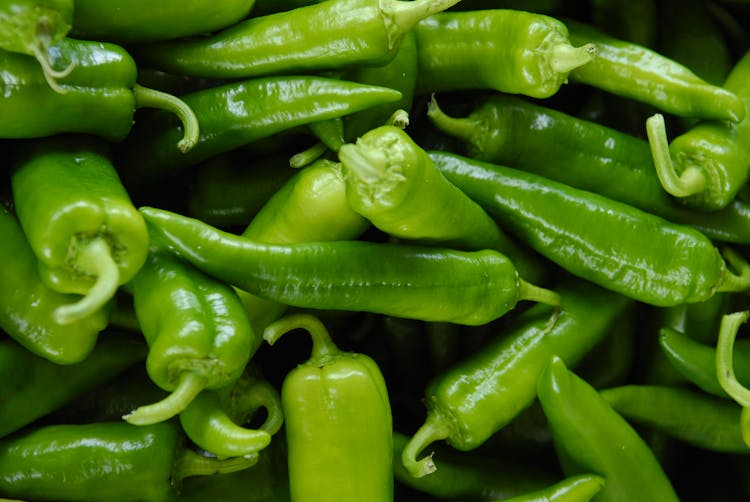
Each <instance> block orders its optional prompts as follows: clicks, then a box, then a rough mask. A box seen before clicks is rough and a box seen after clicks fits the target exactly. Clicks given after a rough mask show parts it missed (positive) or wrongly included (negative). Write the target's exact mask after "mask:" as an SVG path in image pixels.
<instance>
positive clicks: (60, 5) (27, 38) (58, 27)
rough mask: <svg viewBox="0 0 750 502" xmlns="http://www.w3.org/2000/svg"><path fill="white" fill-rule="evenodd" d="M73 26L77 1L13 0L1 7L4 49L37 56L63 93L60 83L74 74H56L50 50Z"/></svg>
mask: <svg viewBox="0 0 750 502" xmlns="http://www.w3.org/2000/svg"><path fill="white" fill-rule="evenodd" d="M72 25H73V0H10V1H5V2H3V3H2V4H0V49H2V50H6V51H11V52H17V53H19V54H27V55H29V56H34V57H35V58H36V59H37V61H38V62H39V65H40V66H41V68H42V72H43V73H44V78H45V79H46V80H47V83H48V84H49V86H50V87H51V88H52V89H53V90H55V91H57V92H65V91H63V90H62V89H61V88H60V86H59V85H58V83H57V79H59V78H63V77H66V76H67V75H68V74H69V73H70V72H71V71H72V70H73V67H72V66H68V67H67V68H65V69H63V70H55V69H54V68H52V65H51V63H50V60H49V59H50V56H49V54H48V50H49V47H50V46H51V45H53V44H56V43H57V42H59V41H60V40H62V39H63V38H65V36H66V35H67V34H68V32H70V29H71V27H72Z"/></svg>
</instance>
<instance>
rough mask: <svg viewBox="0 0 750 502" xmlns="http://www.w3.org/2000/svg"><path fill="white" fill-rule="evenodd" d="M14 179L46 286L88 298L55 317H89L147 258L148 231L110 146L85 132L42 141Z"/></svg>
mask: <svg viewBox="0 0 750 502" xmlns="http://www.w3.org/2000/svg"><path fill="white" fill-rule="evenodd" d="M15 166H16V167H15V169H14V170H13V173H12V177H11V185H12V189H13V199H14V202H15V205H16V211H17V213H18V217H19V221H20V222H21V226H22V227H23V229H24V233H25V235H26V237H27V239H28V241H29V244H30V245H31V248H32V249H33V250H34V254H35V255H36V257H37V260H38V262H39V275H40V277H41V278H42V280H43V281H44V282H45V284H47V285H48V286H49V287H50V288H52V289H54V290H56V291H60V292H63V293H75V294H80V295H85V296H84V297H83V299H81V300H80V301H79V302H77V304H73V305H71V306H70V307H69V308H68V309H67V310H64V311H58V314H57V317H56V319H57V320H58V322H71V321H72V320H73V319H76V318H81V317H84V316H86V315H90V314H91V313H92V312H94V311H96V310H97V309H98V308H101V306H102V305H104V304H105V303H106V302H108V301H109V300H110V299H111V298H112V296H113V295H114V293H115V291H116V289H117V287H118V286H120V285H122V284H125V283H126V282H128V281H129V280H130V279H131V278H132V277H133V276H134V275H135V274H136V272H138V270H139V269H140V268H141V266H142V265H143V263H144V262H145V260H146V254H147V253H148V232H147V230H146V223H145V221H144V220H143V217H142V216H141V215H140V214H139V213H138V210H137V209H136V208H135V206H133V203H132V202H131V200H130V197H129V195H128V193H127V192H126V191H125V188H124V187H123V185H122V183H121V182H120V179H119V177H118V175H117V172H116V171H115V168H114V166H113V165H112V163H111V162H110V160H109V154H108V151H107V147H106V146H105V145H104V144H103V143H101V142H99V141H98V140H96V139H92V138H90V137H86V136H75V137H65V136H56V137H52V138H44V139H39V140H36V141H34V142H32V143H31V144H29V145H28V148H23V149H21V150H20V152H19V153H18V156H17V159H16V163H15Z"/></svg>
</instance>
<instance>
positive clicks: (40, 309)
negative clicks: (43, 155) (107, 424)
mask: <svg viewBox="0 0 750 502" xmlns="http://www.w3.org/2000/svg"><path fill="white" fill-rule="evenodd" d="M0 235H2V236H3V245H2V246H0V275H2V277H3V280H4V281H5V283H6V284H8V285H12V287H3V288H0V328H2V329H3V330H4V331H5V332H6V333H8V335H10V336H11V338H13V339H14V340H16V341H17V342H18V343H20V344H21V345H23V346H24V347H25V348H26V349H28V350H30V351H31V352H32V353H34V354H36V355H37V356H39V357H43V358H44V359H47V360H49V361H51V362H53V363H56V364H74V363H78V362H80V361H82V360H83V359H85V358H86V356H88V355H89V353H90V352H91V351H92V350H93V348H94V345H95V344H96V340H97V337H98V335H99V332H100V331H101V330H103V329H104V328H105V327H106V326H107V322H108V319H109V314H108V312H107V311H106V310H105V309H101V310H99V311H98V312H96V313H94V314H93V315H91V316H88V317H86V318H85V319H81V320H79V321H78V322H75V323H72V324H66V325H62V324H58V323H56V322H54V320H53V317H52V315H53V312H55V311H56V310H57V309H58V308H59V307H61V306H64V305H68V304H69V303H71V302H73V301H75V300H76V298H77V297H76V296H74V295H70V294H65V293H59V292H57V291H54V290H52V289H49V288H48V287H47V286H46V285H45V284H44V282H42V280H41V278H40V277H39V267H38V263H37V259H36V256H35V255H34V252H33V251H32V249H31V246H30V245H29V243H28V241H27V240H26V236H25V235H24V233H23V229H22V228H21V225H20V223H19V222H18V220H17V219H16V217H15V216H13V215H12V214H10V213H9V212H8V211H7V210H5V209H4V208H0Z"/></svg>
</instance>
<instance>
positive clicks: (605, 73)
mask: <svg viewBox="0 0 750 502" xmlns="http://www.w3.org/2000/svg"><path fill="white" fill-rule="evenodd" d="M565 24H566V26H567V27H568V30H570V40H571V41H572V42H573V43H574V44H586V43H594V44H596V47H597V50H598V51H597V55H596V58H595V59H594V60H593V61H591V63H590V64H586V65H583V66H581V67H579V68H576V69H574V70H572V71H571V72H570V80H571V81H576V82H581V83H584V84H587V85H590V86H592V87H596V88H598V89H603V90H605V91H607V92H610V93H612V94H616V95H618V96H623V97H627V98H630V99H634V100H636V101H640V102H643V103H647V104H650V105H653V106H655V107H656V108H658V109H660V110H662V111H665V112H668V113H672V114H674V115H678V116H682V117H698V118H706V119H719V120H731V121H734V122H738V121H740V120H742V119H743V117H744V116H745V106H744V104H743V102H742V100H741V99H740V98H738V97H737V96H736V95H735V94H734V93H733V92H731V91H729V90H727V89H723V88H721V87H718V86H715V85H711V84H709V83H708V82H706V81H704V80H703V79H701V78H700V77H698V76H697V75H696V74H695V73H693V72H692V71H690V69H688V68H686V67H684V66H683V65H681V64H679V63H677V62H676V61H673V60H671V59H669V58H667V57H665V56H662V55H661V54H659V53H658V52H656V51H653V50H651V49H648V48H647V47H643V46H641V45H638V44H634V43H632V42H626V41H624V40H619V39H616V38H612V37H609V36H607V35H605V34H603V33H601V32H599V31H598V30H596V29H595V28H593V27H591V26H588V25H586V24H584V23H579V22H576V21H573V20H566V21H565Z"/></svg>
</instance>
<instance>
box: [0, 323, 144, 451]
mask: <svg viewBox="0 0 750 502" xmlns="http://www.w3.org/2000/svg"><path fill="white" fill-rule="evenodd" d="M145 357H146V346H145V344H144V343H142V342H139V341H138V340H135V339H133V337H128V336H125V335H123V334H120V333H110V332H107V333H106V334H105V335H104V336H102V337H101V339H100V340H99V342H98V343H97V344H96V347H94V350H93V351H92V352H91V354H89V355H88V357H86V359H84V360H83V361H81V362H80V363H78V364H73V365H66V366H63V365H59V364H55V363H53V362H50V361H48V360H46V359H43V358H41V357H38V356H35V355H34V354H32V353H31V352H30V351H29V350H27V349H25V348H23V347H22V346H21V345H19V344H17V343H16V342H14V341H12V340H2V341H0V409H2V410H3V412H2V414H1V415H0V437H2V436H5V435H7V434H9V433H11V432H14V431H16V430H18V429H20V428H21V427H23V426H24V425H27V424H29V423H31V422H33V421H34V420H36V419H37V418H40V417H42V416H44V415H46V414H47V413H49V412H51V411H54V410H56V409H58V408H59V407H60V406H62V405H64V404H67V403H69V402H70V401H72V400H73V399H75V398H76V397H78V396H82V395H83V394H85V393H86V392H88V391H90V390H92V389H94V388H96V387H99V386H102V385H104V384H106V382H107V381H108V380H109V379H111V378H114V377H115V376H116V375H119V374H120V373H122V372H124V371H125V369H126V368H128V367H129V366H131V365H133V364H135V363H136V362H138V361H139V360H142V359H143V358H145ZM30 396H33V399H30V398H29V397H30Z"/></svg>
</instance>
